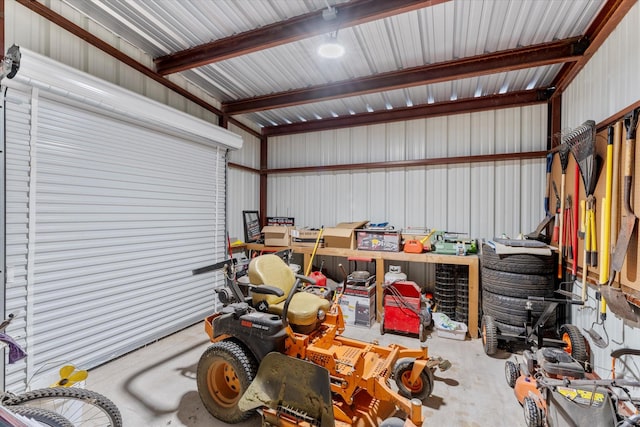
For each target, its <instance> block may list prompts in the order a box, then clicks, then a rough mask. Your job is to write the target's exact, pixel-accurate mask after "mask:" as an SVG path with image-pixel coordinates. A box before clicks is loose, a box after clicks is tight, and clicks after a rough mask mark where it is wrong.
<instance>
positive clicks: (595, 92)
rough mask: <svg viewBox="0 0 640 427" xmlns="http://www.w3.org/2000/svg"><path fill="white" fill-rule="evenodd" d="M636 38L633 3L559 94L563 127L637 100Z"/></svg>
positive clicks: (638, 11)
mask: <svg viewBox="0 0 640 427" xmlns="http://www.w3.org/2000/svg"><path fill="white" fill-rule="evenodd" d="M639 38H640V5H638V4H637V3H636V4H635V5H634V6H633V7H632V8H631V10H629V12H628V13H627V15H626V16H625V17H624V19H623V20H622V22H621V23H620V24H618V26H617V27H616V29H615V30H614V31H613V33H612V34H611V36H609V38H608V39H607V40H606V41H605V42H604V43H603V44H602V46H601V47H600V49H598V51H597V52H596V53H595V54H594V55H593V56H592V57H591V59H590V60H589V62H588V63H587V65H586V66H585V67H584V68H583V70H582V71H581V72H580V74H578V76H577V77H576V78H575V79H574V81H573V82H572V83H571V85H570V86H569V87H568V88H567V90H566V91H565V92H564V93H563V94H562V126H563V128H565V129H571V128H575V127H576V126H578V125H580V124H582V123H583V122H584V121H585V120H589V119H591V120H595V121H596V123H598V122H600V121H602V120H604V119H606V118H608V117H610V116H612V115H613V114H615V113H617V112H619V111H621V110H623V109H625V108H627V107H628V106H630V105H631V104H633V103H634V102H636V101H637V100H638V99H640V79H638V77H637V70H639V69H640V55H636V54H635V53H636V52H637V46H636V41H637V40H638V39H639ZM631 52H633V53H631Z"/></svg>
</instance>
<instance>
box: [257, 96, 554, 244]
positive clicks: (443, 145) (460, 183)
mask: <svg viewBox="0 0 640 427" xmlns="http://www.w3.org/2000/svg"><path fill="white" fill-rule="evenodd" d="M546 129H547V107H546V105H536V106H529V107H522V108H511V109H504V110H495V111H488V112H480V113H472V114H460V115H452V116H446V117H437V118H429V119H422V120H413V121H408V122H400V123H389V124H380V125H374V126H366V127H357V128H349V129H340V130H335V131H325V132H318V133H313V134H302V135H291V136H286V137H278V138H273V139H270V140H269V167H270V168H288V167H300V166H322V165H332V164H353V163H368V162H385V161H394V160H413V159H426V158H442V157H452V156H465V155H481V154H482V155H484V154H497V153H513V152H521V151H538V150H545V149H546V143H547V142H546V141H547V138H546ZM544 175H545V160H544V159H543V158H541V159H535V160H520V161H515V160H514V161H502V162H489V163H471V164H457V165H448V166H447V165H443V166H428V167H412V168H398V169H385V170H382V169H380V170H356V171H353V172H346V171H345V172H326V173H322V172H320V173H318V172H313V173H301V174H293V175H286V174H278V175H270V176H269V179H268V197H269V199H268V206H269V212H268V214H269V215H273V216H292V217H295V218H296V223H297V224H299V225H308V226H315V227H319V226H320V225H325V226H331V225H333V224H335V223H337V222H341V221H352V220H360V219H368V220H370V221H372V222H382V221H389V222H390V223H391V224H392V225H394V226H395V227H396V228H402V227H408V226H427V227H432V228H436V229H440V230H450V231H459V232H466V233H469V235H470V236H471V237H476V238H492V237H494V236H496V235H499V234H501V233H507V234H509V235H511V236H516V235H517V234H518V233H520V232H525V233H526V232H529V231H532V230H533V229H534V228H535V227H536V226H537V224H538V223H539V222H540V220H541V219H542V218H543V217H544V211H543V203H542V200H543V194H544V185H545V179H544Z"/></svg>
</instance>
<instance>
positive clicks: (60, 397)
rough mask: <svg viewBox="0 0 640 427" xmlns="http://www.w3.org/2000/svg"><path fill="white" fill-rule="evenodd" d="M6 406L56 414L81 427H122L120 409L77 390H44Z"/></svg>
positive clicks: (10, 399)
mask: <svg viewBox="0 0 640 427" xmlns="http://www.w3.org/2000/svg"><path fill="white" fill-rule="evenodd" d="M4 404H5V405H6V406H16V405H21V406H29V407H32V408H42V409H47V410H50V411H54V412H56V413H58V414H60V415H62V416H63V417H65V418H67V419H68V420H69V421H71V423H72V424H73V425H74V426H76V427H78V426H82V427H122V416H121V415H120V411H119V410H118V407H117V406H116V405H115V404H114V403H113V402H112V401H111V400H109V399H107V398H106V397H105V396H103V395H101V394H99V393H96V392H94V391H90V390H85V389H82V388H75V387H69V388H66V387H53V388H42V389H37V390H32V391H27V392H25V393H21V394H17V395H14V396H10V397H7V398H6V400H5V401H4Z"/></svg>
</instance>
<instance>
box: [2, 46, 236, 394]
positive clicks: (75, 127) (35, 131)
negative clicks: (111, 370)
mask: <svg viewBox="0 0 640 427" xmlns="http://www.w3.org/2000/svg"><path fill="white" fill-rule="evenodd" d="M20 51H21V53H22V58H21V60H20V68H19V70H18V72H17V74H16V76H15V77H14V78H13V79H7V78H5V79H4V80H3V93H4V107H5V108H4V113H5V132H4V137H5V138H4V143H5V167H6V178H5V180H6V181H5V190H6V191H5V194H6V202H5V203H6V208H5V212H6V214H5V229H6V242H5V268H6V274H5V276H6V284H5V298H6V301H5V313H19V315H18V318H17V319H16V321H14V323H13V324H12V325H11V327H10V329H8V332H9V333H10V334H11V335H12V336H14V338H17V339H18V342H20V343H21V344H23V345H25V346H26V350H27V353H28V357H27V359H26V360H25V361H22V362H19V363H17V364H15V365H9V366H7V369H6V370H5V371H6V372H7V374H6V378H5V383H6V387H7V388H8V389H10V390H14V391H20V390H21V389H22V388H24V387H25V385H26V383H27V381H31V385H32V386H33V385H34V384H37V383H38V382H42V383H44V384H46V383H47V382H49V381H50V378H51V376H52V375H53V374H54V373H55V371H56V370H57V369H58V368H59V367H60V366H61V365H62V364H64V363H65V362H71V363H74V364H76V365H77V366H80V367H83V368H91V367H94V366H97V365H99V364H101V363H103V362H105V361H108V360H110V359H112V358H114V357H117V356H119V355H122V354H124V353H126V352H128V351H131V350H133V349H136V348H138V347H140V346H143V345H145V344H147V343H149V342H151V341H153V340H156V339H158V338H160V337H163V336H166V335H167V334H169V333H172V332H174V331H177V330H179V329H181V328H184V327H185V326H188V325H191V324H193V323H195V322H197V321H199V320H201V319H202V318H203V317H204V316H205V315H207V314H209V313H210V312H211V311H213V310H214V309H215V293H214V288H215V287H216V286H221V285H222V283H223V279H222V276H221V274H219V273H218V274H213V275H211V274H208V275H203V276H193V275H192V274H191V271H192V270H193V269H194V268H197V267H203V266H206V265H209V264H212V263H214V262H217V261H220V260H222V259H224V257H225V256H226V253H225V248H226V218H225V212H226V203H225V202H226V192H225V189H226V161H227V151H228V150H229V149H235V148H238V147H240V146H241V143H242V141H241V139H240V138H239V137H238V136H237V135H235V134H232V133H230V132H228V131H226V130H224V129H221V128H219V127H217V126H214V125H211V124H208V123H205V122H204V121H202V120H199V119H196V118H194V117H192V116H188V115H186V114H184V113H181V112H178V111H175V110H172V109H170V108H168V107H166V106H164V105H162V104H159V103H156V102H154V101H151V100H148V99H145V98H142V97H141V96H139V95H136V94H133V93H131V92H128V91H126V90H124V89H122V88H119V87H117V86H114V85H111V84H109V83H106V82H103V81H101V80H99V79H96V78H93V77H91V76H89V75H86V74H84V73H81V72H79V71H77V70H73V69H71V68H69V67H66V66H62V65H61V64H57V63H55V62H53V61H51V60H49V59H47V58H44V57H41V56H39V55H36V54H34V53H31V52H28V51H27V52H25V51H24V50H23V49H20ZM14 53H15V51H14Z"/></svg>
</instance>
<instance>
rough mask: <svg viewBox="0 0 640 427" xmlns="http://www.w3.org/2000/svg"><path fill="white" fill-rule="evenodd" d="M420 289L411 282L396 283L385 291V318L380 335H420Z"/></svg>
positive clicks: (381, 324)
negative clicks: (388, 333) (396, 333)
mask: <svg viewBox="0 0 640 427" xmlns="http://www.w3.org/2000/svg"><path fill="white" fill-rule="evenodd" d="M422 309H424V307H421V298H420V287H419V286H418V285H417V284H416V283H415V282H411V281H401V282H394V283H392V284H390V285H388V286H387V287H386V288H385V290H384V317H383V319H382V322H381V323H380V333H381V334H384V333H385V332H400V333H403V334H416V335H418V334H420V316H419V314H418V313H420V311H421V310H422Z"/></svg>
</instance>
